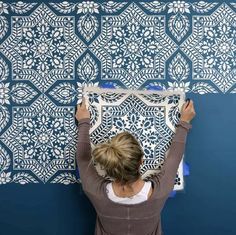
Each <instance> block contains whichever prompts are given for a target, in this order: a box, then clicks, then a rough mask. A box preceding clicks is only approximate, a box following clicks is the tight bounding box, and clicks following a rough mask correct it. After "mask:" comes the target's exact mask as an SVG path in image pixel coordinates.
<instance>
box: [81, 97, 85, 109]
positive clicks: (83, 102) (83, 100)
mask: <svg viewBox="0 0 236 235" xmlns="http://www.w3.org/2000/svg"><path fill="white" fill-rule="evenodd" d="M81 107H82V108H86V104H85V97H84V96H83V98H82V102H81Z"/></svg>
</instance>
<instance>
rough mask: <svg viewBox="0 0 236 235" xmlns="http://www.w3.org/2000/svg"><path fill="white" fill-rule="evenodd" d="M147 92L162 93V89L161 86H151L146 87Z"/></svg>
mask: <svg viewBox="0 0 236 235" xmlns="http://www.w3.org/2000/svg"><path fill="white" fill-rule="evenodd" d="M147 90H155V91H162V90H163V87H161V86H153V85H148V86H147Z"/></svg>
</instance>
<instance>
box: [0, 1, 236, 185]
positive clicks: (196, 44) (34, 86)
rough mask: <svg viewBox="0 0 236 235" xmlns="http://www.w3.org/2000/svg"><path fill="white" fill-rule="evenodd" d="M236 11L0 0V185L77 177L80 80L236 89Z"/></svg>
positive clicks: (233, 7)
mask: <svg viewBox="0 0 236 235" xmlns="http://www.w3.org/2000/svg"><path fill="white" fill-rule="evenodd" d="M235 14H236V3H234V2H233V1H231V2H230V1H222V2H219V1H215V2H214V1H210V2H207V1H196V2H192V1H191V2H188V1H165V2H161V1H133V2H132V1H117V2H116V1H103V2H102V1H99V2H94V1H80V2H68V1H61V2H53V3H48V2H29V1H28V2H23V1H19V2H12V3H9V2H2V1H0V184H6V183H13V182H15V183H20V184H26V183H29V182H33V183H50V182H51V183H64V184H70V183H75V182H78V181H79V180H78V175H77V174H76V173H75V172H76V164H75V160H74V157H75V143H76V136H77V128H76V125H75V120H74V111H75V105H76V103H77V102H80V100H81V94H82V88H83V87H84V86H88V87H90V86H102V85H104V83H107V84H113V86H115V87H116V88H127V89H129V90H146V89H147V88H148V87H149V86H153V85H154V86H161V87H162V88H163V89H164V90H175V91H176V90H181V91H185V92H188V93H196V94H199V95H204V94H207V93H215V94H216V95H217V94H227V93H235V92H236V87H235V78H234V73H235V63H236V62H235V58H236V57H235V47H236V42H235V35H236V25H235V16H236V15H235ZM94 99H95V98H94ZM94 115H95V113H94ZM123 118H125V117H123ZM121 120H123V119H122V118H121ZM160 122H161V119H160ZM124 125H128V124H124ZM164 126H165V125H164V123H163V128H164ZM126 128H130V129H132V128H133V126H132V125H131V124H130V126H129V127H128V126H126ZM164 129H165V128H164ZM140 131H141V130H140ZM162 131H163V130H162V129H160V132H162ZM146 135H148V134H147V133H145V132H143V135H142V136H143V138H145V136H146ZM153 136H154V135H153ZM163 151H164V150H163ZM146 153H147V154H148V148H146Z"/></svg>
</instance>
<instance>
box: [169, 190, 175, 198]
mask: <svg viewBox="0 0 236 235" xmlns="http://www.w3.org/2000/svg"><path fill="white" fill-rule="evenodd" d="M175 195H176V191H174V190H173V191H172V192H171V193H170V194H169V198H174V197H175Z"/></svg>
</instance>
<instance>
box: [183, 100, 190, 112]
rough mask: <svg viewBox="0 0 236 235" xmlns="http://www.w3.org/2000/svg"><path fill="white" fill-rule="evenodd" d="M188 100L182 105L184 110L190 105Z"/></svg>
mask: <svg viewBox="0 0 236 235" xmlns="http://www.w3.org/2000/svg"><path fill="white" fill-rule="evenodd" d="M188 102H189V101H186V102H185V103H184V104H183V105H182V110H184V109H186V108H187V106H188Z"/></svg>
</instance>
